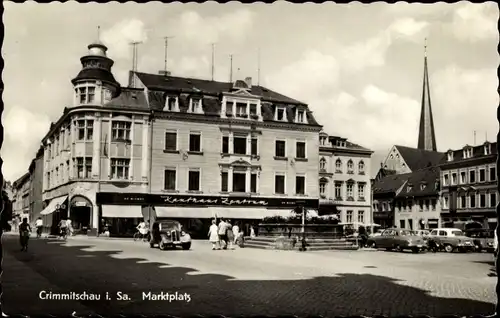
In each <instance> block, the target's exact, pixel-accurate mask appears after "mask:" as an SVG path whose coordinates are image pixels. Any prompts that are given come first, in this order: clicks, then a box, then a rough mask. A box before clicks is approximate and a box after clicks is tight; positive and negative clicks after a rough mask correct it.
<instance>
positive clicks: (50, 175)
mask: <svg viewBox="0 0 500 318" xmlns="http://www.w3.org/2000/svg"><path fill="white" fill-rule="evenodd" d="M69 168H70V161H69V160H68V161H66V163H61V164H60V165H59V166H58V167H56V168H55V169H53V170H52V171H49V172H47V174H46V180H47V186H48V187H52V186H56V185H58V184H61V183H64V182H66V181H68V180H69V179H90V178H92V157H77V158H74V159H73V169H74V173H73V175H70V172H69ZM75 172H76V173H75ZM129 173H130V159H122V158H112V159H111V160H110V176H111V179H113V180H128V179H129V177H130V174H129Z"/></svg>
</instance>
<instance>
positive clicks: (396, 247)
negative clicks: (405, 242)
mask: <svg viewBox="0 0 500 318" xmlns="http://www.w3.org/2000/svg"><path fill="white" fill-rule="evenodd" d="M394 249H395V250H396V252H402V251H403V250H402V249H401V246H399V245H396V246H395V247H394Z"/></svg>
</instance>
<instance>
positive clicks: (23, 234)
mask: <svg viewBox="0 0 500 318" xmlns="http://www.w3.org/2000/svg"><path fill="white" fill-rule="evenodd" d="M30 233H31V226H30V225H29V224H28V218H24V219H23V222H22V223H21V224H20V225H19V240H20V242H21V251H25V252H27V251H28V240H29V238H30Z"/></svg>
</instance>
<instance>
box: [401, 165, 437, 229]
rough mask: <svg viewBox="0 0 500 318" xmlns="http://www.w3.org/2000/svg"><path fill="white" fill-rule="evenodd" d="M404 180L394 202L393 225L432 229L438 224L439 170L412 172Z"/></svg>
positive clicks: (435, 168)
mask: <svg viewBox="0 0 500 318" xmlns="http://www.w3.org/2000/svg"><path fill="white" fill-rule="evenodd" d="M402 180H405V181H404V184H403V186H402V187H401V189H400V191H399V192H398V193H397V194H396V196H395V200H394V224H395V225H396V226H397V227H399V228H402V229H409V230H424V229H434V228H438V227H440V225H441V222H440V212H441V204H440V202H439V201H440V200H439V199H440V185H439V168H437V167H430V168H426V169H422V170H418V171H414V172H412V173H410V174H408V175H405V177H404V178H403V179H402Z"/></svg>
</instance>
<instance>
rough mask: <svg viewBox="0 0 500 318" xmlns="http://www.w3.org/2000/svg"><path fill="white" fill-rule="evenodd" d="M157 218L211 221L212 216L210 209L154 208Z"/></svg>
mask: <svg viewBox="0 0 500 318" xmlns="http://www.w3.org/2000/svg"><path fill="white" fill-rule="evenodd" d="M155 211H156V217H157V218H193V219H211V218H213V217H214V214H213V212H212V210H211V209H210V208H204V207H203V208H202V207H178V206H172V207H170V206H155Z"/></svg>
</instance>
